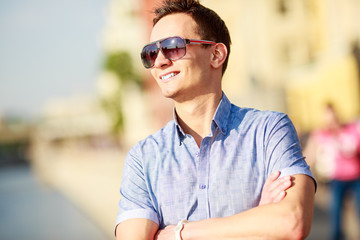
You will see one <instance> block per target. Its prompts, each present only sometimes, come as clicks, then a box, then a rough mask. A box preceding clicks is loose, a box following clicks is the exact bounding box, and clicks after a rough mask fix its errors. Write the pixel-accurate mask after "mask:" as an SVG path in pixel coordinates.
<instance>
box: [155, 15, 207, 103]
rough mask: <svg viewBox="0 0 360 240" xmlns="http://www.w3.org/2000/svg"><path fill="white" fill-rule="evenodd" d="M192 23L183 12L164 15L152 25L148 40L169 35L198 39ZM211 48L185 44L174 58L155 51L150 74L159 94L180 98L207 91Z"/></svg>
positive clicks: (181, 99)
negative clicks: (154, 59)
mask: <svg viewBox="0 0 360 240" xmlns="http://www.w3.org/2000/svg"><path fill="white" fill-rule="evenodd" d="M196 27H197V25H196V23H195V21H194V20H193V19H192V18H191V17H190V16H189V15H187V14H183V13H177V14H172V15H168V16H166V17H163V18H162V19H161V20H160V21H159V22H158V23H157V24H156V25H155V26H154V28H153V30H152V33H151V37H150V42H154V41H157V40H160V39H163V38H167V37H173V36H179V37H182V38H185V39H199V40H200V39H201V37H200V36H199V34H198V33H197V32H196ZM203 40H206V39H203ZM211 51H212V47H208V48H204V47H202V46H201V45H192V44H188V45H186V55H185V56H184V57H183V58H181V59H178V60H174V61H171V60H169V59H166V58H165V57H164V56H163V54H162V53H161V52H160V51H159V53H158V56H157V59H156V61H155V65H154V67H153V68H152V69H151V74H152V75H153V77H154V78H155V80H156V82H157V83H158V85H159V87H160V88H161V91H162V93H163V95H164V96H165V97H168V98H172V99H174V100H175V101H178V102H181V101H186V100H191V99H193V98H194V97H196V96H198V95H200V94H203V93H206V92H209V91H210V90H209V86H210V84H209V81H210V76H211V74H210V73H211V65H210V59H211V55H212V54H211ZM168 74H172V75H170V76H171V77H166V78H162V77H164V76H166V75H168Z"/></svg>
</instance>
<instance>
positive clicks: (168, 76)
mask: <svg viewBox="0 0 360 240" xmlns="http://www.w3.org/2000/svg"><path fill="white" fill-rule="evenodd" d="M176 75H178V73H174V72H172V73H169V74H166V75H163V76H161V77H160V78H161V80H162V81H167V80H169V79H170V78H172V77H175V76H176Z"/></svg>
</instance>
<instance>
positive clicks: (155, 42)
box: [140, 36, 216, 69]
mask: <svg viewBox="0 0 360 240" xmlns="http://www.w3.org/2000/svg"><path fill="white" fill-rule="evenodd" d="M172 38H178V39H181V40H182V41H183V42H184V43H185V44H184V45H185V53H184V55H183V56H181V57H178V58H174V59H172V58H169V57H167V56H166V54H165V53H164V51H163V49H162V47H161V43H162V42H163V41H165V40H169V39H172ZM188 44H209V45H215V44H216V42H214V41H209V40H197V39H187V38H182V37H179V36H173V37H167V38H162V39H160V40H157V41H154V42H151V43H149V44H146V45H145V46H144V47H143V49H142V51H141V53H140V57H141V61H142V63H143V65H144V67H145V68H147V69H149V68H152V67H154V65H155V61H156V58H157V57H158V55H159V50H160V51H161V53H162V55H163V56H164V57H165V58H166V59H169V60H170V61H175V60H178V59H181V58H183V57H185V55H186V50H187V48H186V45H188ZM150 45H156V57H155V60H154V62H153V63H152V64H151V66H150V67H147V66H145V63H144V60H143V58H142V55H143V52H144V49H145V48H146V47H148V46H150Z"/></svg>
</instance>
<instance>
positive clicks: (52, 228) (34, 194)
mask: <svg viewBox="0 0 360 240" xmlns="http://www.w3.org/2000/svg"><path fill="white" fill-rule="evenodd" d="M0 239H1V240H18V239H28V240H47V239H51V240H57V239H59V240H60V239H67V240H72V239H74V240H82V239H84V240H85V239H86V240H102V239H104V240H105V239H108V238H106V236H105V234H104V233H103V232H102V231H101V230H100V229H99V228H98V227H97V226H96V225H95V224H94V223H93V222H92V221H91V220H90V219H88V218H87V216H86V215H85V214H84V213H83V212H81V211H80V210H78V209H77V208H76V207H75V206H74V205H73V204H72V203H71V202H70V201H68V200H67V199H66V198H65V197H64V196H63V195H61V194H60V193H59V192H58V191H56V190H54V189H52V188H49V187H46V186H42V185H41V184H39V182H38V181H37V180H36V179H35V177H34V176H33V174H32V172H31V170H30V168H29V167H28V166H27V165H24V164H23V165H16V166H6V167H1V168H0Z"/></svg>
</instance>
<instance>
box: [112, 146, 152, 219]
mask: <svg viewBox="0 0 360 240" xmlns="http://www.w3.org/2000/svg"><path fill="white" fill-rule="evenodd" d="M120 195H121V198H120V201H119V212H118V215H117V220H116V225H117V224H119V223H121V222H123V221H125V220H128V219H133V218H145V219H149V220H151V221H153V222H155V223H156V224H158V225H159V217H158V214H157V212H156V210H155V208H154V204H153V203H152V200H151V199H152V198H151V196H150V194H149V190H148V184H147V183H146V180H145V177H144V172H143V165H142V161H141V158H140V157H139V154H136V151H135V150H134V148H133V149H131V150H130V151H129V153H128V155H127V156H126V159H125V164H124V169H123V175H122V182H121V187H120Z"/></svg>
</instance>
